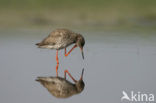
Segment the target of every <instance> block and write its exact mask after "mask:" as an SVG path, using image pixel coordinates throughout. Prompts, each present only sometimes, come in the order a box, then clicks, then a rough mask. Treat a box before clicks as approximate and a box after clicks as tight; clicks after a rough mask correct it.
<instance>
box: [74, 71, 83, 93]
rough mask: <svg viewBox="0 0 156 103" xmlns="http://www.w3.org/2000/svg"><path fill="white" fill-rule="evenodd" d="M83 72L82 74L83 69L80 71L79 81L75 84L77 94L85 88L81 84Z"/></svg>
mask: <svg viewBox="0 0 156 103" xmlns="http://www.w3.org/2000/svg"><path fill="white" fill-rule="evenodd" d="M83 72H84V69H82V74H81V77H80V80H79V81H77V82H76V83H75V85H76V88H77V91H78V93H80V92H82V91H83V89H84V86H85V84H84V82H83Z"/></svg>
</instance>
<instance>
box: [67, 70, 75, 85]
mask: <svg viewBox="0 0 156 103" xmlns="http://www.w3.org/2000/svg"><path fill="white" fill-rule="evenodd" d="M66 73H67V74H68V75H69V77H70V78H71V79H72V80H73V81H74V82H75V83H76V82H77V81H76V80H75V79H74V78H73V77H72V75H71V74H70V73H69V72H68V70H65V71H64V78H65V79H66Z"/></svg>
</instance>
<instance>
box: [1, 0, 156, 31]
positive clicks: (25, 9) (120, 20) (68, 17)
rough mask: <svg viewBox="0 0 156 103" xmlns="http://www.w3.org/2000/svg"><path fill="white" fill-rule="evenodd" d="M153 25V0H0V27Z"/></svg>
mask: <svg viewBox="0 0 156 103" xmlns="http://www.w3.org/2000/svg"><path fill="white" fill-rule="evenodd" d="M53 27H55V28H57V27H68V28H71V27H72V28H73V27H74V28H81V29H86V28H90V29H118V28H120V29H121V28H122V29H125V28H127V29H128V28H142V29H144V28H146V29H151V28H152V29H155V28H156V0H0V28H53Z"/></svg>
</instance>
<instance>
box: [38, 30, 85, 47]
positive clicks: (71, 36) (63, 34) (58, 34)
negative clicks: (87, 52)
mask: <svg viewBox="0 0 156 103" xmlns="http://www.w3.org/2000/svg"><path fill="white" fill-rule="evenodd" d="M79 37H80V38H82V39H83V41H82V42H83V44H84V43H85V40H84V38H83V36H82V35H81V34H78V33H74V32H72V31H71V30H68V29H56V30H54V31H52V32H51V33H50V34H49V35H48V37H46V38H45V39H43V41H41V42H40V43H37V44H36V45H38V47H40V48H49V49H58V50H59V49H63V48H65V47H67V46H69V45H71V44H73V43H76V42H77V40H78V38H79Z"/></svg>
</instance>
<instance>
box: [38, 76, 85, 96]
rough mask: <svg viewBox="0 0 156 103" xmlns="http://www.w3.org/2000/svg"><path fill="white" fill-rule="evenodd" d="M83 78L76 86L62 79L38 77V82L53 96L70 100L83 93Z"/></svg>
mask: <svg viewBox="0 0 156 103" xmlns="http://www.w3.org/2000/svg"><path fill="white" fill-rule="evenodd" d="M82 75H83V73H82ZM81 78H82V77H81ZM81 78H80V80H79V81H76V83H75V84H73V83H71V82H69V81H68V80H66V79H65V78H62V77H38V78H37V79H36V81H39V82H40V83H41V84H42V85H43V86H44V87H45V88H47V90H48V91H49V92H50V93H51V94H52V95H53V96H55V97H57V98H68V97H70V96H72V95H75V94H79V93H81V92H82V91H83V89H84V86H85V84H84V82H83V80H82V79H81Z"/></svg>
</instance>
